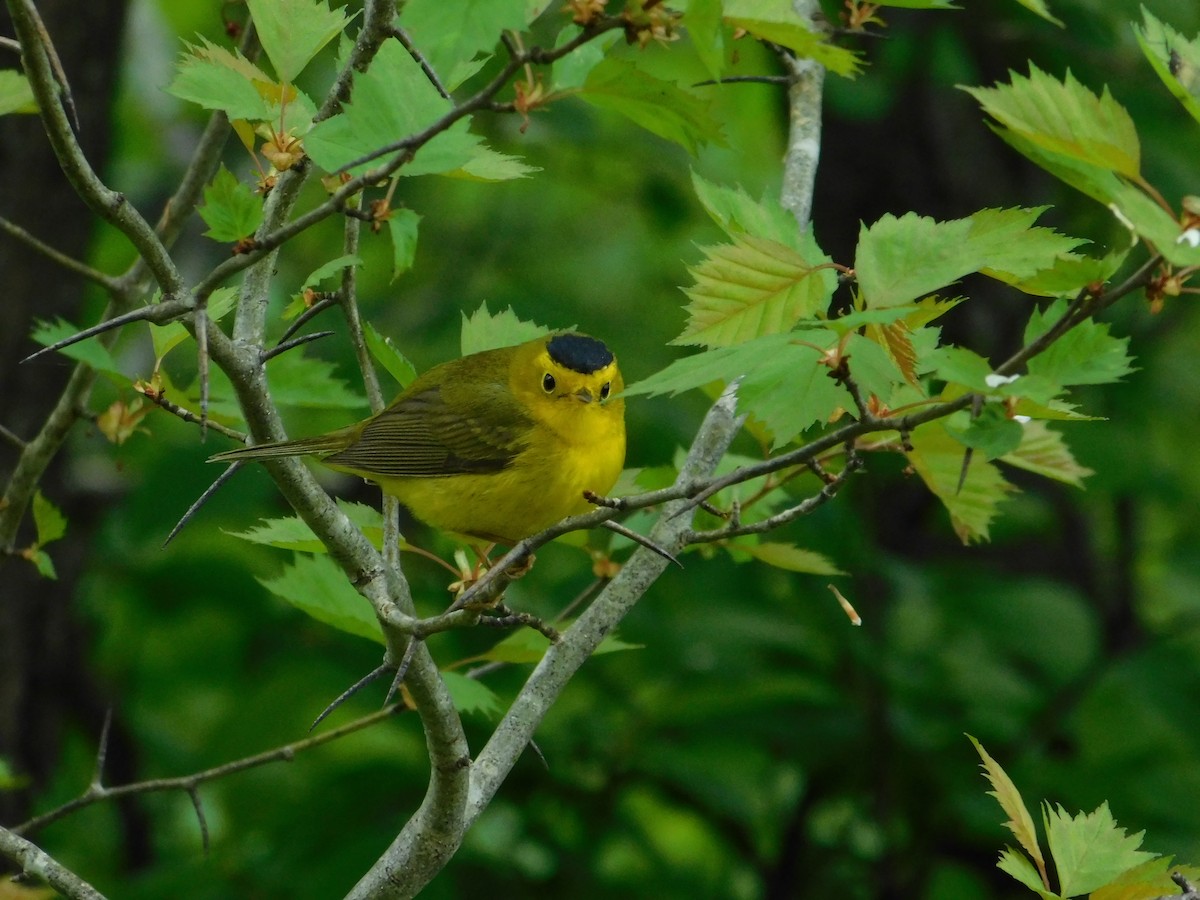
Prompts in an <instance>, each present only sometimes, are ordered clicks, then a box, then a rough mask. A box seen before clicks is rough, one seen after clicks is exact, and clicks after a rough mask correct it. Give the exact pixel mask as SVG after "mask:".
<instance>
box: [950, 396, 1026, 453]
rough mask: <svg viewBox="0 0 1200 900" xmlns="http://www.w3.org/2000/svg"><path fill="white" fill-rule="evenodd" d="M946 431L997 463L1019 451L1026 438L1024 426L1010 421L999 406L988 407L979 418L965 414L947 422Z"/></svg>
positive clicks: (993, 404) (981, 410)
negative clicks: (1022, 441) (1009, 454)
mask: <svg viewBox="0 0 1200 900" xmlns="http://www.w3.org/2000/svg"><path fill="white" fill-rule="evenodd" d="M945 422H946V431H947V433H949V434H950V436H951V437H953V438H954V439H955V440H957V441H960V442H962V444H963V445H964V446H966V447H970V448H971V449H972V450H976V451H978V453H979V454H981V455H982V456H983V458H984V459H996V458H997V457H1000V456H1004V455H1005V454H1007V453H1011V452H1013V451H1014V450H1016V449H1017V448H1018V447H1019V446H1020V444H1021V440H1022V439H1023V438H1024V436H1025V431H1024V429H1023V428H1022V427H1021V423H1020V422H1017V421H1015V420H1013V419H1010V418H1009V417H1008V415H1007V414H1006V413H1005V411H1004V407H1003V406H1002V405H1001V404H999V403H985V404H983V406H982V408H981V409H980V410H979V415H971V413H969V412H966V411H963V412H959V413H955V414H954V415H952V416H950V417H949V418H948V419H946V420H945Z"/></svg>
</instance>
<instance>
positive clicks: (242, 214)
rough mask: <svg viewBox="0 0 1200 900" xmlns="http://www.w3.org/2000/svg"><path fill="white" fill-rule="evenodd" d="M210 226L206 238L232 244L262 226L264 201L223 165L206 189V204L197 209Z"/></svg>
mask: <svg viewBox="0 0 1200 900" xmlns="http://www.w3.org/2000/svg"><path fill="white" fill-rule="evenodd" d="M197 212H198V213H200V218H202V219H203V220H204V221H205V223H207V225H208V231H206V232H204V233H205V235H206V236H207V237H210V238H212V239H213V240H214V241H221V242H222V243H232V242H234V241H238V240H241V239H242V238H244V237H247V236H248V235H252V234H254V232H255V230H256V229H257V228H258V226H259V225H261V224H262V217H263V211H262V200H261V198H259V197H257V196H255V194H254V192H253V191H252V190H250V188H249V187H248V186H246V185H244V184H242V183H241V182H240V181H238V180H237V177H236V176H235V175H234V174H233V173H232V172H230V171H229V170H228V169H227V168H225V166H224V165H222V166H221V169H220V171H219V172H217V175H216V177H215V178H213V180H212V184H210V185H209V186H208V187H206V188H205V189H204V205H203V206H201V207H200V208H199V209H198V210H197Z"/></svg>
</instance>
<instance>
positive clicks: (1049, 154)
mask: <svg viewBox="0 0 1200 900" xmlns="http://www.w3.org/2000/svg"><path fill="white" fill-rule="evenodd" d="M989 126H990V127H991V129H992V131H994V132H995V133H996V134H997V135H998V136H999V137H1000V138H1001V140H1003V141H1004V142H1005V143H1006V144H1008V145H1009V146H1010V147H1012V148H1013V149H1014V150H1016V151H1017V152H1018V153H1020V154H1022V155H1023V156H1026V157H1028V158H1029V159H1031V160H1032V161H1033V162H1034V163H1036V164H1037V165H1039V166H1041V167H1042V168H1043V169H1045V170H1046V171H1047V172H1049V173H1050V174H1051V175H1053V176H1054V177H1055V178H1057V179H1059V180H1060V181H1062V182H1063V183H1065V184H1068V185H1070V186H1071V187H1073V188H1075V190H1077V191H1079V192H1080V193H1082V194H1084V195H1086V196H1088V197H1091V198H1092V199H1093V200H1096V201H1098V202H1100V203H1103V204H1106V205H1107V204H1108V203H1110V202H1111V201H1112V198H1113V197H1115V196H1116V195H1117V193H1118V192H1119V191H1120V190H1121V186H1122V184H1123V182H1122V181H1121V178H1120V176H1118V175H1117V174H1116V173H1114V172H1113V171H1112V170H1111V169H1108V168H1106V167H1104V166H1100V165H1095V164H1093V163H1089V162H1085V161H1083V160H1080V159H1076V158H1074V157H1072V156H1068V155H1067V154H1064V153H1055V152H1054V151H1052V150H1047V149H1045V148H1044V147H1041V146H1038V145H1037V144H1035V143H1034V142H1033V141H1031V140H1028V139H1027V138H1025V137H1023V136H1022V135H1021V134H1019V133H1017V132H1015V131H1011V130H1009V129H1007V128H1001V127H1000V126H998V125H995V124H994V123H989Z"/></svg>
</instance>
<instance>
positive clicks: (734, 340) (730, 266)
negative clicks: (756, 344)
mask: <svg viewBox="0 0 1200 900" xmlns="http://www.w3.org/2000/svg"><path fill="white" fill-rule="evenodd" d="M817 252H818V253H819V251H817ZM704 254H705V258H704V260H703V261H702V262H701V263H700V264H699V265H698V266H695V267H693V268H691V269H689V272H690V274H691V275H692V278H693V279H694V280H695V283H694V284H693V285H692V286H691V287H689V288H686V289H685V291H684V292H685V293H686V294H687V296H688V298H689V300H690V301H691V302H690V303H689V304H688V306H687V311H688V323H687V327H686V328H685V329H684V331H683V333H682V334H681V335H680V336H679V337H677V338H675V339H674V340H673V341H672V342H671V343H673V344H702V345H704V346H708V347H724V346H730V345H732V344H740V343H744V342H745V341H748V340H750V339H751V338H756V337H761V336H763V335H767V334H778V333H780V332H784V331H788V330H789V329H791V327H792V326H793V325H794V324H795V323H796V322H797V321H798V320H799V319H801V318H811V317H813V316H815V315H817V314H818V313H823V312H824V311H825V308H826V307H827V306H828V305H829V300H830V298H832V296H833V292H834V290H835V289H836V287H837V274H836V272H834V270H833V269H831V268H817V267H818V266H821V265H822V264H824V263H827V262H828V257H825V256H823V255H821V256H816V257H808V258H806V257H805V256H804V255H801V254H800V253H798V252H796V251H795V250H792V249H791V248H790V247H787V246H785V245H783V244H780V243H778V242H776V241H772V240H769V239H767V238H760V237H754V236H752V235H749V234H735V235H734V236H733V243H732V244H718V245H716V246H713V247H707V248H705V249H704Z"/></svg>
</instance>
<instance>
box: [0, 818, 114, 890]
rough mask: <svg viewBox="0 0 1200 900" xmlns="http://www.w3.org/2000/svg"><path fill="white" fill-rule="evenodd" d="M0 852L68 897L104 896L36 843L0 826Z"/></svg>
mask: <svg viewBox="0 0 1200 900" xmlns="http://www.w3.org/2000/svg"><path fill="white" fill-rule="evenodd" d="M0 854H2V855H4V856H7V857H8V858H9V859H11V860H12V861H13V862H14V863H16V864H17V865H18V866H20V867H21V871H23V872H25V873H26V874H28V875H32V876H35V877H36V878H38V879H39V880H41V881H45V882H46V883H47V884H48V885H50V887H52V888H54V890H56V891H58V892H59V893H60V894H62V895H63V896H64V897H69V898H71V900H104V895H103V894H101V893H100V892H99V891H98V890H96V889H95V888H94V887H92V886H91V885H90V884H88V883H87V882H86V881H84V880H83V879H82V878H80V877H79V876H78V875H76V874H75V873H74V872H72V871H71V870H70V869H68V868H67V867H66V866H64V865H63V864H62V863H60V862H59V861H58V860H56V859H55V858H54V857H53V856H51V855H50V854H49V853H47V852H46V851H45V850H43V849H41V848H40V847H38V846H37V845H35V844H33V843H31V842H29V841H27V840H25V838H23V837H21V836H20V833H19V832H18V831H16V830H13V831H10V830H9V829H7V828H4V827H3V826H0Z"/></svg>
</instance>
